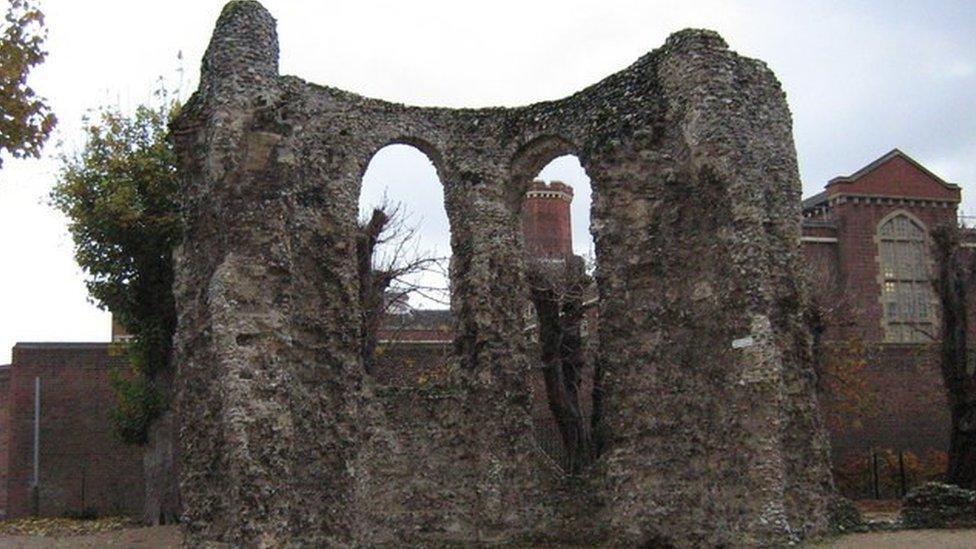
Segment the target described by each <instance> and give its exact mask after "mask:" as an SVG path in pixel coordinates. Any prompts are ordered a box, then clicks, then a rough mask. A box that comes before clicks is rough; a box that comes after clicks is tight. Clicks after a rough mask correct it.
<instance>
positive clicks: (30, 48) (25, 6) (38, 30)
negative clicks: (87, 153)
mask: <svg viewBox="0 0 976 549" xmlns="http://www.w3.org/2000/svg"><path fill="white" fill-rule="evenodd" d="M46 37H47V31H46V30H45V28H44V14H43V13H41V11H40V10H39V9H38V8H37V6H36V5H34V3H33V2H32V1H31V0H8V4H7V13H6V15H5V16H4V22H3V27H2V28H0V151H7V152H9V153H10V154H11V155H13V156H14V157H15V158H24V157H28V156H32V157H35V158H36V157H38V156H40V154H41V146H42V145H43V144H44V142H45V141H46V140H47V138H48V136H49V135H50V134H51V130H52V129H54V124H55V123H56V122H57V120H56V118H55V117H54V114H53V113H51V110H50V108H49V107H48V106H47V104H46V103H45V101H44V99H42V98H40V97H38V96H37V94H35V93H34V90H33V89H31V88H30V86H28V85H27V76H28V74H30V71H31V69H32V68H34V66H36V65H38V64H40V63H41V62H43V61H44V58H45V57H47V52H46V51H44V39H45V38H46ZM2 163H3V160H2V158H0V165H2Z"/></svg>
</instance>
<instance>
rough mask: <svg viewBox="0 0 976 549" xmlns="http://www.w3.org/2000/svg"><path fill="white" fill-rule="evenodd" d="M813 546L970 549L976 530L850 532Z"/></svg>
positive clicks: (860, 548) (974, 540) (869, 548)
mask: <svg viewBox="0 0 976 549" xmlns="http://www.w3.org/2000/svg"><path fill="white" fill-rule="evenodd" d="M813 547H817V548H827V547H829V548H831V549H873V548H875V547H877V548H884V549H900V548H905V549H957V548H958V549H972V548H973V547H976V530H899V531H897V532H873V533H870V534H850V535H847V536H844V537H842V538H838V539H836V540H833V541H830V542H826V543H822V544H816V545H814V546H813Z"/></svg>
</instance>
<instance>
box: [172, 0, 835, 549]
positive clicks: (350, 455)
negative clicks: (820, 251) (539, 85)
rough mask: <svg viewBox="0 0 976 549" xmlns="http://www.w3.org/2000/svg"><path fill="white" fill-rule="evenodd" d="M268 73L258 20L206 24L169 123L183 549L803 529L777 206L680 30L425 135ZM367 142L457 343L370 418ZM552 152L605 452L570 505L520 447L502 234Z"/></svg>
mask: <svg viewBox="0 0 976 549" xmlns="http://www.w3.org/2000/svg"><path fill="white" fill-rule="evenodd" d="M277 60H278V45H277V36H276V30H275V22H274V20H273V18H272V17H271V15H270V14H269V13H268V12H267V11H266V10H265V9H264V8H263V7H262V6H261V5H260V4H259V3H257V2H254V1H249V0H240V1H234V2H230V3H229V4H227V6H226V7H225V9H224V11H223V13H222V14H221V16H220V19H219V20H218V22H217V26H216V29H215V31H214V35H213V38H212V40H211V43H210V46H209V48H208V50H207V53H206V54H205V57H204V60H203V65H202V71H201V79H200V88H199V90H198V91H197V92H196V94H194V96H193V97H192V98H191V100H190V101H189V102H188V104H187V105H186V107H185V108H184V110H183V112H182V113H181V115H180V117H179V118H178V120H177V121H176V122H175V123H174V125H173V133H174V137H175V140H176V144H177V149H178V153H179V157H180V163H181V171H182V173H183V176H184V185H183V189H182V197H183V214H184V216H185V223H186V229H185V234H184V239H183V243H182V246H181V248H180V250H179V251H178V254H177V272H178V274H177V278H178V279H177V284H176V290H175V291H176V296H177V307H178V311H179V327H178V333H177V338H176V356H177V364H178V367H179V369H180V371H179V374H180V375H179V376H178V377H179V382H178V383H179V391H178V413H179V417H180V425H181V428H180V434H181V443H182V445H183V448H182V452H181V457H182V461H183V462H182V467H181V472H182V479H181V487H182V490H183V496H184V498H185V499H184V501H185V507H186V516H185V517H184V518H185V521H184V524H185V528H186V530H187V534H188V538H187V539H188V540H189V543H191V544H196V543H203V542H225V543H231V544H247V545H251V544H255V545H265V546H270V545H274V546H278V545H312V546H333V545H375V544H382V543H394V542H396V541H398V540H410V541H411V542H412V543H413V544H417V545H420V544H435V545H436V544H444V543H460V544H473V543H496V542H510V541H516V540H540V539H554V538H558V537H560V535H561V534H560V533H562V532H570V531H572V530H573V529H572V528H566V523H567V521H570V522H572V521H573V520H575V518H579V517H585V518H586V519H587V520H583V521H581V522H579V523H578V524H579V525H580V531H577V532H576V535H578V536H580V537H582V536H587V537H592V536H594V535H596V536H600V538H601V539H602V540H603V541H604V542H605V543H610V544H614V545H620V546H641V545H643V546H651V545H654V544H658V545H662V544H663V545H675V546H704V545H727V546H757V545H759V546H762V545H770V546H776V545H781V544H783V543H788V542H792V541H795V540H797V539H799V538H802V537H805V536H809V535H813V534H817V533H821V532H823V531H825V530H826V528H827V526H828V505H827V502H828V499H829V496H830V495H831V494H832V492H833V486H832V484H831V480H830V475H829V472H828V468H827V452H826V448H827V447H826V442H825V438H824V435H823V431H822V427H821V425H820V419H819V413H818V409H817V404H816V400H815V396H814V390H813V378H812V369H811V367H810V364H811V363H810V355H809V340H808V334H807V333H806V331H805V329H804V327H803V323H802V322H801V321H800V315H799V313H800V310H801V307H802V305H803V299H804V298H803V292H802V290H801V288H799V287H798V286H797V282H796V281H797V280H799V279H800V277H799V276H798V274H797V273H798V272H799V270H798V266H797V261H798V259H799V248H798V242H799V218H800V216H799V205H800V201H799V198H800V185H799V179H798V174H797V167H796V159H795V151H794V148H793V141H792V133H791V125H790V124H791V123H790V115H789V111H788V108H787V105H786V101H785V98H784V96H783V93H782V90H781V89H780V86H779V83H778V82H777V81H776V79H775V77H774V76H773V75H772V73H771V72H770V71H769V69H768V68H767V67H766V66H765V65H764V64H762V63H760V62H758V61H755V60H751V59H747V58H743V57H741V56H738V55H737V54H735V53H734V52H731V51H729V49H728V47H727V45H726V44H725V42H724V41H723V40H722V39H721V38H720V37H719V36H718V35H716V34H715V33H713V32H709V31H700V30H687V31H682V32H680V33H677V34H675V35H673V36H671V37H670V38H669V39H668V40H667V42H666V44H665V45H664V46H663V47H662V48H660V49H658V50H655V51H654V52H651V53H650V54H648V55H646V56H644V57H642V58H641V59H639V60H638V61H637V62H636V63H634V64H633V65H632V66H631V67H629V68H627V69H625V70H623V71H621V72H619V73H617V74H615V75H612V76H610V77H608V78H606V79H604V80H603V81H601V82H600V83H598V84H596V85H593V86H591V87H589V88H586V89H584V90H582V91H580V92H578V93H576V94H574V95H572V96H570V97H567V98H565V99H562V100H558V101H549V102H544V103H538V104H535V105H530V106H527V107H522V108H510V109H506V108H485V109H443V108H418V107H407V106H403V105H398V104H394V103H389V102H385V101H380V100H375V99H368V98H364V97H361V96H358V95H355V94H352V93H348V92H344V91H341V90H337V89H334V88H329V87H323V86H318V85H314V84H310V83H307V82H304V81H302V80H300V79H298V78H295V77H290V76H280V75H279V74H278V69H277ZM391 143H405V144H410V145H413V146H416V147H417V148H419V149H420V150H421V151H423V152H424V153H426V154H427V155H428V156H429V157H430V159H431V160H432V161H433V163H434V165H435V166H436V168H437V172H438V176H439V178H440V180H441V181H442V183H443V185H444V191H445V192H444V195H445V207H446V210H447V214H448V219H449V221H450V225H451V246H452V251H453V260H452V265H451V290H452V296H451V306H452V309H453V313H454V317H455V319H456V321H455V322H456V326H455V333H456V334H457V336H456V340H455V346H454V347H455V349H454V357H453V359H452V361H451V367H450V368H449V371H450V372H451V373H450V376H449V379H446V380H443V381H442V382H441V383H440V384H439V386H438V387H437V388H436V389H435V388H431V391H428V392H423V391H421V392H411V391H399V392H398V391H388V390H384V391H381V392H377V390H376V389H375V387H374V386H373V382H372V381H371V380H370V379H369V378H368V376H366V374H365V373H364V371H363V368H362V364H360V363H359V358H358V352H357V351H358V342H357V340H356V338H357V337H358V335H357V334H358V333H359V330H358V325H357V323H358V321H359V320H358V319H359V314H358V309H357V307H358V304H357V300H356V295H357V288H356V284H357V279H356V267H355V265H356V262H355V257H354V254H355V228H356V214H357V200H358V196H359V190H360V184H361V177H362V174H363V172H364V171H365V169H366V166H367V164H368V162H369V160H370V158H371V156H372V155H373V154H374V153H375V152H376V151H377V150H379V149H380V148H382V147H384V146H386V145H388V144H391ZM568 153H573V154H576V155H577V156H578V157H579V158H580V160H581V162H582V163H583V165H584V167H585V168H586V170H587V172H588V174H589V175H590V176H591V178H592V187H593V211H592V219H593V223H592V231H593V234H594V236H595V240H596V252H597V262H598V270H597V274H596V278H597V283H598V286H599V313H600V319H601V321H600V328H599V334H598V339H599V341H598V347H599V351H598V354H599V358H598V361H599V364H600V367H599V371H600V372H601V374H600V376H601V379H600V383H601V386H602V387H603V399H604V402H605V418H604V423H603V425H602V428H601V432H602V433H603V435H604V437H605V441H606V451H605V453H604V455H603V457H602V458H601V459H600V461H599V462H598V463H597V464H596V465H595V466H594V467H593V468H592V470H591V471H589V473H588V476H587V478H585V479H573V481H572V482H567V479H565V478H563V477H562V476H561V474H560V471H559V470H558V468H556V467H554V465H553V464H552V463H551V462H549V461H548V459H547V458H546V457H545V455H544V454H543V453H542V452H541V451H540V449H539V447H538V445H537V444H536V443H535V441H534V440H533V438H532V427H531V422H530V419H529V404H530V395H529V394H528V391H529V390H530V389H529V387H530V384H529V383H527V376H528V375H529V367H530V361H529V358H528V354H527V352H526V347H525V338H524V335H523V333H522V306H523V305H524V303H525V298H526V290H527V288H526V284H525V276H524V266H523V264H522V261H523V257H524V254H523V253H522V238H521V234H520V219H519V208H520V206H521V197H522V196H524V192H525V189H526V188H527V186H528V185H529V184H530V183H531V181H532V179H533V177H534V176H535V175H536V174H537V173H538V172H539V170H540V169H541V168H542V167H543V166H544V165H545V164H546V163H548V162H549V161H550V160H551V159H553V158H555V157H556V156H560V155H563V154H568ZM574 490H575V491H577V493H579V494H580V496H579V497H573V496H572V493H573V491H574ZM584 492H585V493H584ZM584 523H586V525H585V527H584V526H583V524H584ZM584 529H585V530H586V532H583V531H582V530H584Z"/></svg>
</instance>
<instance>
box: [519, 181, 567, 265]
mask: <svg viewBox="0 0 976 549" xmlns="http://www.w3.org/2000/svg"><path fill="white" fill-rule="evenodd" d="M572 200H573V189H572V187H570V186H568V185H565V184H563V183H560V182H558V181H553V182H552V183H549V184H546V183H543V182H542V181H534V182H533V183H532V185H531V186H530V188H529V191H528V193H527V194H526V197H525V201H524V202H523V203H522V234H523V236H524V238H525V250H526V253H528V254H529V255H530V256H531V257H536V258H564V257H567V256H569V255H572V253H573V233H572V228H571V224H570V203H571V202H572Z"/></svg>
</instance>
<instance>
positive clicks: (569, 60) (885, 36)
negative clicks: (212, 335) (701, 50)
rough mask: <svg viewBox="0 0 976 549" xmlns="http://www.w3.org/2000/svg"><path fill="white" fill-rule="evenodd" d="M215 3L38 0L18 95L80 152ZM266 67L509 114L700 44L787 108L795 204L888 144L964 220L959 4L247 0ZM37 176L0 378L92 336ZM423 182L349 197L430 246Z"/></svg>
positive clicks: (4, 216) (200, 33) (24, 222)
mask: <svg viewBox="0 0 976 549" xmlns="http://www.w3.org/2000/svg"><path fill="white" fill-rule="evenodd" d="M222 4H223V2H220V1H206V0H194V1H176V0H171V1H168V2H134V1H131V0H125V1H112V2H109V1H96V0H85V1H84V2H81V1H77V0H47V1H45V2H43V4H42V7H43V9H44V10H45V12H46V14H47V18H48V19H47V21H48V27H49V30H50V36H49V41H48V49H49V50H50V57H49V58H48V60H47V62H46V63H45V64H44V65H43V66H42V67H40V68H38V69H37V71H36V72H35V74H34V76H33V78H32V80H31V84H32V85H33V86H34V87H35V88H36V89H37V90H38V91H39V92H40V93H41V94H43V95H45V96H47V97H48V99H49V100H50V103H51V105H52V106H53V108H54V110H55V112H56V114H57V115H58V117H59V119H60V125H59V130H58V133H57V135H56V136H55V138H54V139H52V141H51V143H50V145H49V147H48V148H47V150H48V153H49V154H52V155H53V153H55V152H56V151H57V146H56V142H57V141H63V142H64V143H65V146H67V147H76V146H78V145H79V135H78V130H79V126H80V119H81V117H82V115H83V114H84V112H85V110H86V109H87V108H90V107H94V106H97V105H101V104H106V103H110V104H117V105H121V106H122V107H124V108H131V107H133V106H134V105H136V104H138V103H140V102H143V101H146V100H147V99H148V98H149V92H150V90H151V89H152V87H153V85H154V81H155V80H156V78H157V77H158V76H160V75H163V76H167V77H171V78H175V77H176V76H175V75H176V69H177V67H179V66H180V62H179V61H178V60H177V54H178V52H182V53H183V58H184V62H183V65H184V67H185V69H186V74H185V77H184V80H185V85H186V88H187V90H191V89H192V88H193V87H195V82H196V78H197V70H198V66H199V60H200V57H201V55H202V53H203V50H204V48H205V47H206V44H207V41H208V39H209V36H210V32H211V30H212V28H213V23H214V21H215V20H216V18H217V15H218V13H219V12H220V8H221V6H222ZM265 5H266V6H267V7H268V8H269V9H270V10H271V12H272V13H273V14H274V16H275V17H276V18H277V19H278V23H279V24H278V30H279V36H280V41H281V69H282V72H283V73H285V74H296V75H298V76H301V77H302V78H305V79H307V80H310V81H314V82H318V83H322V84H329V85H333V86H337V87H341V88H344V89H347V90H350V91H354V92H357V93H360V94H364V95H368V96H373V97H380V98H383V99H390V100H394V101H400V102H404V103H413V104H420V105H443V106H451V107H462V106H464V107H477V106H488V105H505V106H516V105H523V104H527V103H531V102H535V101H539V100H545V99H556V98H559V97H562V96H565V95H568V94H570V93H572V92H574V91H576V90H578V89H580V88H582V87H584V86H586V85H589V84H592V83H594V82H596V81H598V80H600V79H601V78H603V77H605V76H607V75H609V74H611V73H613V72H614V71H617V70H620V69H622V68H624V67H626V66H627V65H629V64H630V63H632V62H633V61H634V60H636V59H637V58H638V57H639V56H640V55H642V54H644V53H645V52H647V51H649V50H651V49H654V48H656V47H658V46H660V45H661V44H662V43H663V42H664V40H665V39H666V38H667V36H668V35H669V34H670V33H672V32H674V31H677V30H679V29H682V28H686V27H705V28H712V29H715V30H717V31H719V32H720V33H721V34H722V35H723V36H724V37H725V39H726V41H727V42H729V44H730V46H731V48H732V49H734V50H736V51H738V52H740V53H742V54H744V55H748V56H750V57H757V58H760V59H762V60H764V61H766V62H767V63H768V64H769V65H770V67H772V69H773V70H774V71H775V72H776V74H777V75H778V77H779V78H780V80H781V81H782V82H783V85H784V87H785V89H786V91H787V94H788V98H789V102H790V106H791V108H792V111H793V117H794V129H795V134H796V145H797V152H798V155H799V161H800V174H801V177H802V180H803V188H804V195H805V196H807V195H810V194H813V193H816V192H818V191H819V190H821V189H822V187H823V185H824V183H825V182H826V181H827V180H828V179H829V178H831V177H833V176H835V175H840V174H848V173H851V172H853V171H855V170H857V169H858V168H860V167H862V166H863V165H865V164H867V163H868V162H870V161H872V160H874V159H875V158H877V157H878V156H880V155H882V154H884V153H886V152H887V151H889V150H891V149H892V148H894V147H898V148H900V149H902V150H903V151H905V152H906V153H908V154H909V155H911V156H913V157H914V158H915V159H916V160H918V161H920V162H921V163H922V164H924V165H925V166H927V167H928V168H930V169H931V170H932V171H934V172H935V173H936V174H938V175H940V176H942V177H943V178H944V179H946V180H948V181H952V182H957V183H960V184H962V186H963V195H964V203H963V209H964V210H965V211H966V212H967V213H972V214H976V187H974V184H976V110H974V105H976V9H974V6H973V2H972V0H960V1H941V2H940V1H915V2H907V1H897V0H887V1H881V0H876V1H861V2H858V1H851V2H826V1H824V2H812V1H811V2H801V1H795V0H791V1H789V2H783V1H768V2H765V1H742V2H734V1H707V0H706V1H698V2H696V1H692V0H681V1H650V0H635V1H626V0H625V1H614V0H601V1H592V2H581V1H572V0H559V1H547V2H542V1H534V2H529V1H526V0H518V1H507V0H501V1H500V0H495V1H492V2H460V1H457V0H453V1H451V0H444V1H423V0H413V1H410V2H404V1H402V0H401V1H389V2H370V1H366V0H359V1H357V2H300V1H280V2H276V1H271V0H268V1H267V2H265ZM55 171H56V165H55V164H54V163H53V162H52V161H51V160H50V159H45V160H41V161H37V160H33V161H12V160H10V159H5V162H4V165H3V168H2V169H0V364H3V363H6V362H9V360H10V348H11V347H12V346H13V344H14V343H15V342H17V341H105V340H107V339H108V338H109V318H108V315H107V314H106V313H103V312H100V311H98V310H97V309H96V308H95V307H94V306H93V305H91V304H90V303H88V302H87V298H86V292H85V288H84V284H83V274H82V273H81V272H80V270H79V269H78V267H77V266H76V265H75V263H74V260H73V258H72V245H71V241H70V238H69V237H68V235H67V230H66V226H65V221H64V219H63V218H62V217H61V216H60V215H58V214H56V213H54V212H53V211H52V210H51V209H50V208H49V207H48V206H47V205H46V203H45V200H46V198H45V197H46V196H47V193H48V192H49V189H50V188H51V186H52V184H53V182H54V174H55ZM545 172H546V173H544V174H543V176H544V177H545V178H549V179H553V178H555V179H565V180H567V182H568V183H570V184H573V185H576V186H578V187H580V188H579V189H578V190H577V201H576V202H577V207H576V208H574V216H576V219H575V226H574V239H575V240H576V246H577V249H579V250H581V251H586V249H585V248H586V247H587V246H588V244H587V242H586V228H585V223H586V219H585V206H586V204H585V202H586V199H585V195H586V194H587V190H586V189H585V188H584V187H585V184H586V179H585V174H582V173H581V170H580V169H579V167H578V164H577V163H575V162H574V160H573V159H572V158H569V159H561V160H560V161H559V162H557V163H556V165H554V166H551V167H550V168H548V169H547V170H545ZM437 185H438V184H437V181H436V176H435V175H434V174H433V170H432V169H431V168H430V166H429V164H428V163H427V161H426V160H425V159H424V157H423V156H422V155H421V154H420V153H419V152H417V151H415V150H411V149H407V148H404V147H392V148H390V149H387V150H384V151H382V152H381V153H380V154H378V155H377V157H376V158H375V159H374V162H373V164H372V165H371V166H370V169H369V171H368V173H367V177H366V191H365V195H366V196H367V198H369V197H376V196H378V195H381V194H382V193H383V191H384V189H385V190H386V192H387V193H388V194H389V195H390V197H391V198H393V199H395V200H400V201H403V202H404V203H405V207H406V208H407V210H408V211H410V213H411V216H412V218H413V219H414V220H415V221H417V222H418V223H419V224H420V225H421V229H420V232H421V235H422V238H423V239H424V241H423V242H422V243H421V246H423V247H424V248H425V249H432V250H438V249H443V246H444V245H445V244H446V242H447V236H446V234H445V231H444V227H445V226H446V221H445V220H444V217H443V216H444V214H443V210H442V208H441V206H440V200H441V195H440V191H439V189H438V188H437Z"/></svg>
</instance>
